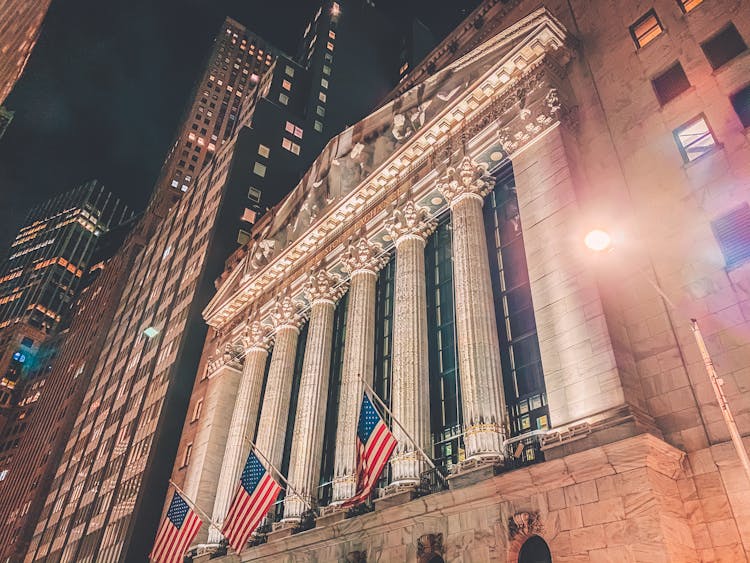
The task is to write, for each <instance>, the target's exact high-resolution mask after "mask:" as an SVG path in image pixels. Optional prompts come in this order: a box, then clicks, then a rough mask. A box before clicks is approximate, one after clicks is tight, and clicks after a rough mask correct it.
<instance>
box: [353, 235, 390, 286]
mask: <svg viewBox="0 0 750 563" xmlns="http://www.w3.org/2000/svg"><path fill="white" fill-rule="evenodd" d="M343 263H344V268H346V270H347V272H349V274H350V275H352V276H353V275H354V274H355V273H357V272H367V273H370V274H377V273H378V272H379V271H380V270H381V268H383V266H385V265H386V264H387V263H388V255H387V254H385V253H384V251H383V247H382V246H380V245H379V244H377V243H374V242H370V241H369V240H368V239H367V237H366V236H365V235H360V236H358V237H352V238H350V239H349V241H348V243H347V249H346V254H345V255H344V259H343Z"/></svg>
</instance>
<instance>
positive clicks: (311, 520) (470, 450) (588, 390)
mask: <svg viewBox="0 0 750 563" xmlns="http://www.w3.org/2000/svg"><path fill="white" fill-rule="evenodd" d="M748 41H750V2H748V1H747V0H742V1H741V2H740V3H739V4H738V3H737V2H731V1H728V0H727V1H722V0H716V1H710V2H709V1H700V0H698V1H688V0H685V1H682V0H681V1H677V2H675V1H672V0H663V1H657V2H655V3H653V4H649V5H648V6H645V7H644V6H643V5H637V4H633V3H628V2H619V3H617V2H614V3H613V2H578V3H576V2H550V3H549V5H548V7H540V5H539V3H538V2H535V1H531V0H515V1H513V0H510V1H500V0H485V1H484V2H482V3H481V5H480V6H479V7H478V8H477V9H476V10H475V11H474V12H473V13H472V14H471V15H470V16H469V17H468V18H467V20H466V21H464V22H463V23H462V24H461V25H460V26H459V27H458V28H456V30H455V31H454V32H452V33H451V34H450V35H449V36H448V37H447V38H446V39H445V40H444V41H443V42H442V43H441V44H440V45H438V46H437V47H436V48H435V49H434V50H433V51H432V52H431V53H430V54H429V55H428V56H427V58H426V59H425V61H423V62H422V63H420V64H418V65H416V66H415V67H414V68H413V69H412V72H411V73H410V74H409V75H407V76H406V77H404V78H403V80H402V81H401V82H400V84H399V86H398V87H397V88H396V89H395V90H394V91H393V92H392V93H391V95H390V96H389V101H388V102H387V103H385V104H383V105H382V106H381V107H380V108H379V109H378V110H377V111H375V112H373V113H371V114H370V115H369V116H367V117H366V118H365V119H363V120H362V121H360V122H358V123H355V124H354V125H352V127H350V128H348V129H346V130H345V131H343V132H342V133H341V134H339V135H338V136H336V137H334V138H333V139H331V140H330V142H329V143H328V145H327V147H326V148H325V149H324V150H323V151H322V152H321V154H320V155H319V156H318V157H317V158H316V159H315V161H314V162H313V164H312V166H311V167H310V170H309V171H308V172H307V173H306V174H305V175H304V176H303V178H302V180H301V181H300V182H299V183H298V185H297V186H296V188H295V189H294V190H293V191H292V192H291V193H290V194H289V195H288V196H287V197H286V198H285V199H283V200H282V201H281V203H280V204H279V206H278V207H277V208H275V213H273V214H272V213H269V214H267V215H266V216H265V217H264V218H262V219H261V220H260V221H258V222H257V223H256V224H255V225H254V226H253V227H252V229H250V231H249V232H248V240H249V242H248V244H247V246H245V247H243V248H242V249H240V250H238V251H237V252H236V253H235V254H234V255H233V257H232V259H230V260H228V261H227V269H226V272H225V273H224V275H223V276H222V277H221V278H220V282H219V283H218V284H217V285H218V287H217V290H218V291H217V293H216V295H215V296H214V297H213V298H212V300H211V301H210V303H209V305H208V306H207V307H206V309H205V310H204V318H205V319H206V321H207V322H208V324H209V326H210V329H209V335H208V338H207V340H206V342H205V345H204V352H203V358H202V360H201V362H200V368H199V371H198V372H197V373H196V374H195V380H196V383H195V389H196V390H197V389H202V390H203V391H202V393H201V394H200V395H199V394H198V393H197V392H195V391H194V393H193V397H194V401H193V402H191V405H190V408H189V409H188V415H189V418H188V420H187V421H186V425H185V428H184V431H183V436H182V438H181V442H180V446H179V452H178V455H177V460H176V463H175V466H174V468H173V474H172V475H173V479H174V480H175V482H178V479H179V482H178V485H179V486H180V488H181V489H182V490H183V491H185V493H186V495H187V496H188V497H190V499H191V500H192V501H193V502H195V503H196V505H197V506H199V507H200V508H201V510H202V511H203V512H207V513H209V514H211V520H212V521H213V522H216V523H218V524H219V525H221V523H222V519H223V517H224V516H225V515H226V514H227V508H228V506H229V502H230V500H231V497H232V495H233V493H234V491H235V490H236V488H237V483H238V477H239V475H240V471H241V468H242V465H243V463H244V460H245V458H246V456H247V454H248V451H249V450H250V441H251V440H252V441H254V442H255V443H256V445H257V450H258V451H259V452H260V453H262V454H263V456H262V457H264V458H267V459H269V460H270V463H269V465H274V466H275V467H276V468H279V469H280V470H281V473H283V474H284V475H285V476H286V477H287V478H288V480H289V486H288V488H287V492H286V497H285V498H283V499H281V501H280V502H279V503H277V505H276V507H275V508H274V510H273V511H272V512H271V518H270V520H271V522H269V523H267V524H264V525H263V526H262V528H261V529H260V530H258V533H257V534H256V535H255V537H254V538H253V539H252V540H251V542H250V544H248V545H247V546H243V549H242V550H241V553H240V554H235V553H230V554H228V555H225V556H224V555H222V551H224V552H226V551H225V550H226V546H223V547H222V546H221V545H217V543H216V542H214V541H211V538H212V536H213V537H216V536H214V532H213V531H210V532H209V535H208V538H209V542H210V543H213V545H212V546H207V545H206V544H205V543H203V542H204V541H205V540H204V538H205V536H203V537H199V538H198V540H197V545H195V546H193V549H192V550H191V553H190V556H191V557H192V560H193V561H202V562H203V561H208V560H211V561H237V560H238V559H239V560H243V561H260V562H269V563H270V562H275V561H297V560H305V561H349V562H352V561H354V562H362V561H418V562H420V563H422V562H434V563H438V562H442V561H458V560H461V561H504V562H508V563H516V562H518V563H532V562H544V563H551V562H552V561H638V560H646V559H657V560H660V561H665V562H667V561H668V562H678V561H679V562H683V561H750V527H749V526H748V522H747V519H746V518H745V515H746V514H747V510H748V498H750V480H748V477H749V476H748V468H747V466H746V465H745V466H743V461H742V460H743V457H742V456H741V455H740V454H739V452H741V451H743V450H746V449H747V448H748V446H750V409H749V407H750V391H748V377H749V372H748V358H750V337H749V336H748V335H750V315H748V304H749V303H750V301H749V299H748V292H747V287H748V284H750V236H749V235H748V233H749V232H750V230H749V229H748V225H750V204H749V203H748V202H750V169H748V162H750V145H749V144H748V141H747V127H748V123H749V121H750V115H749V113H748V107H750V106H749V105H748V103H747V102H748V99H749V97H750V85H749V84H748V79H747V77H748V76H749V75H750V74H748V73H749V72H750V58H749V57H748V55H747V45H748ZM311 210H315V212H314V213H313V212H310V211H311ZM266 217H267V218H268V219H266ZM594 229H599V231H596V230H594ZM602 229H604V230H607V231H609V234H608V233H606V232H602V231H601V230H602ZM587 233H589V235H590V236H587ZM585 240H588V245H589V246H592V247H594V248H599V250H602V251H604V250H606V252H602V253H601V254H599V255H595V254H594V253H593V252H592V251H591V250H589V249H587V244H586V243H585ZM696 328H700V329H702V331H703V336H704V337H705V348H703V347H702V344H703V340H701V338H700V334H699V333H698V332H696ZM706 354H708V355H709V356H710V358H707V357H706ZM709 359H712V362H711V361H708V360H709ZM711 370H715V371H716V372H717V373H716V375H717V376H718V378H719V381H717V380H716V379H712V378H711V377H710V376H711V373H712V371H711ZM365 383H367V384H368V385H369V386H371V387H373V388H374V391H375V393H376V394H377V395H378V397H379V398H380V400H382V401H383V402H384V403H386V404H387V405H388V406H389V409H390V411H391V413H392V414H391V413H389V414H388V416H386V417H385V418H386V420H388V421H389V423H391V424H392V428H393V431H394V434H395V436H396V438H397V439H398V442H399V444H398V446H397V448H396V450H395V452H394V455H393V456H392V457H391V459H390V464H389V468H388V470H387V471H386V472H384V474H383V476H382V479H381V481H380V484H379V486H378V490H377V491H376V492H375V494H374V495H373V498H371V499H370V500H369V501H368V502H367V503H365V504H364V505H360V506H358V507H355V508H354V509H349V508H348V507H343V506H342V504H343V502H344V501H346V500H347V499H349V498H351V497H352V496H353V495H354V494H355V490H356V484H357V481H358V472H359V471H361V470H362V468H361V467H360V466H358V464H357V459H358V441H357V434H356V429H357V421H358V416H359V412H358V411H359V407H360V404H361V402H362V397H363V392H364V390H365V388H366V386H365ZM720 389H723V393H724V397H725V398H726V403H725V401H724V398H722V397H721V394H720V391H719V390H720ZM726 405H728V406H729V407H730V408H731V409H732V410H733V412H734V419H733V421H732V420H731V419H729V417H727V416H725V415H726V411H725V412H724V413H722V407H725V406H726ZM723 414H724V415H723ZM396 420H397V421H398V422H399V424H396V423H395V421H396ZM733 423H734V424H736V426H732V424H733ZM363 426H366V424H363ZM743 437H744V445H743ZM420 450H423V451H425V452H427V454H428V455H429V458H430V460H431V461H430V462H429V463H428V461H427V459H425V457H424V456H423V455H422V454H421V453H420ZM745 459H746V458H745ZM432 463H434V466H435V468H434V469H433V468H432V467H431V464H432ZM308 506H312V507H313V510H312V511H309V510H308ZM204 522H205V524H204V528H208V527H209V522H208V520H207V519H205V518H204ZM218 537H219V538H220V536H218Z"/></svg>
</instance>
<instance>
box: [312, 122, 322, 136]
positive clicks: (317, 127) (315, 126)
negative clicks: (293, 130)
mask: <svg viewBox="0 0 750 563" xmlns="http://www.w3.org/2000/svg"><path fill="white" fill-rule="evenodd" d="M313 129H315V130H316V131H317V132H318V133H321V132H322V131H323V123H321V122H320V121H318V120H317V119H316V120H315V123H314V124H313Z"/></svg>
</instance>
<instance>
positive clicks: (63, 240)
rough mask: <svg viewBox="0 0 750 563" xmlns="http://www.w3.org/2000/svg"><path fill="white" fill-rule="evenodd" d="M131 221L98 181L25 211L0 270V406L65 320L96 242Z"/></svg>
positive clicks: (122, 207)
mask: <svg viewBox="0 0 750 563" xmlns="http://www.w3.org/2000/svg"><path fill="white" fill-rule="evenodd" d="M130 216H131V211H130V210H128V208H127V207H126V206H125V205H123V204H122V203H120V201H119V200H118V199H117V198H116V197H114V196H113V195H112V194H110V193H109V192H107V191H106V190H105V189H104V187H103V186H101V185H100V184H98V183H97V182H96V181H91V182H88V183H86V184H83V185H81V186H79V187H78V188H76V189H74V190H71V191H69V192H66V193H64V194H61V195H59V196H57V197H54V198H52V199H50V200H48V201H46V202H45V203H43V204H41V205H39V206H37V207H35V208H34V209H32V210H31V211H29V213H28V215H27V217H26V220H25V222H24V225H23V226H22V227H21V229H20V230H19V232H18V235H16V238H15V240H14V241H13V243H12V244H11V247H10V250H9V252H8V257H7V260H6V261H5V263H4V264H3V266H2V269H0V374H2V379H0V405H2V406H8V405H9V404H10V402H11V395H12V390H13V389H14V387H15V386H16V384H17V382H18V381H19V379H20V378H21V376H22V374H23V373H24V371H27V370H30V369H34V365H33V364H34V361H35V355H36V352H37V351H38V349H39V346H40V344H41V343H42V342H43V341H44V340H45V339H46V338H47V337H48V336H49V335H50V334H53V333H54V332H55V331H56V329H57V327H58V325H59V323H60V321H61V320H62V318H63V317H64V316H65V315H66V314H67V312H68V309H69V307H70V304H71V302H72V301H73V300H74V299H75V298H76V294H77V290H78V287H79V285H80V282H81V278H82V276H83V274H84V272H85V271H86V270H87V269H88V266H89V260H90V259H91V256H92V254H93V252H94V249H95V247H96V244H97V241H98V239H99V237H100V236H101V235H102V234H104V233H105V232H106V231H107V230H109V229H110V228H112V227H116V226H117V225H119V224H120V223H122V222H123V221H126V220H127V219H129V218H130Z"/></svg>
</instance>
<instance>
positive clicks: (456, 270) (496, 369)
mask: <svg viewBox="0 0 750 563" xmlns="http://www.w3.org/2000/svg"><path fill="white" fill-rule="evenodd" d="M438 189H439V190H440V193H441V194H442V195H443V197H444V198H445V199H446V200H447V201H448V204H449V205H450V209H451V220H452V226H453V283H454V286H455V301H456V330H457V344H458V346H457V348H458V366H459V373H460V374H461V395H462V399H463V416H464V429H465V430H464V431H465V434H464V445H465V448H466V458H467V460H469V459H480V458H495V459H498V458H502V457H503V441H504V439H505V426H506V423H505V395H504V391H503V379H502V370H501V364H500V346H499V343H498V336H497V325H496V323H495V305H494V300H493V296H492V281H491V278H490V266H489V260H488V255H487V238H486V235H485V230H484V218H483V215H482V205H483V203H484V197H485V196H486V195H487V194H488V193H489V192H490V190H491V189H492V178H491V177H490V176H489V175H488V174H487V166H486V165H484V164H478V163H476V162H475V161H473V160H472V159H471V158H470V157H468V156H466V157H464V158H463V160H462V161H461V163H460V164H459V166H458V167H456V168H449V169H448V171H447V173H446V175H445V176H444V177H443V178H441V180H440V181H439V182H438Z"/></svg>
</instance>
